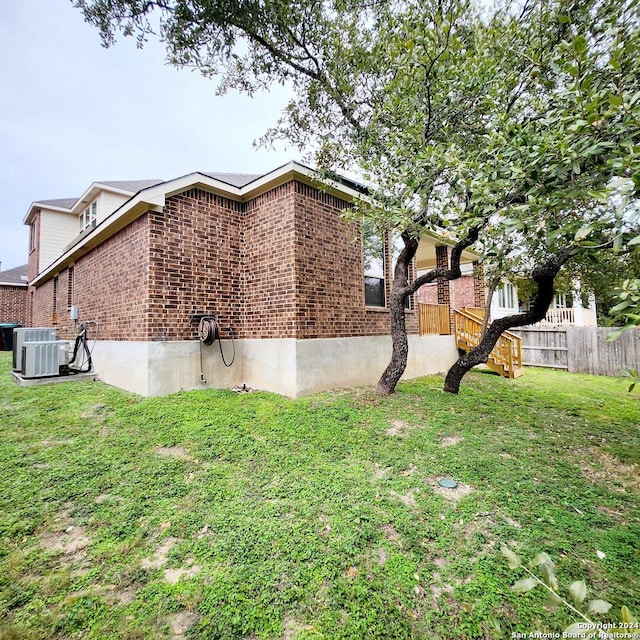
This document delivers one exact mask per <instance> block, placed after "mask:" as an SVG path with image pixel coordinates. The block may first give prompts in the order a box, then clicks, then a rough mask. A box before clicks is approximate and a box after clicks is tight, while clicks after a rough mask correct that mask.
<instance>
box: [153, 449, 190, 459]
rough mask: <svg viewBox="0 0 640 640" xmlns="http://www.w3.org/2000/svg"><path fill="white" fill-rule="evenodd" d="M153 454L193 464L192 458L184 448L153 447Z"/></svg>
mask: <svg viewBox="0 0 640 640" xmlns="http://www.w3.org/2000/svg"><path fill="white" fill-rule="evenodd" d="M153 453H155V454H156V455H157V456H166V457H167V458H176V459H178V460H185V461H186V462H194V458H193V457H192V456H191V455H189V452H188V451H187V450H186V449H185V448H184V447H154V448H153Z"/></svg>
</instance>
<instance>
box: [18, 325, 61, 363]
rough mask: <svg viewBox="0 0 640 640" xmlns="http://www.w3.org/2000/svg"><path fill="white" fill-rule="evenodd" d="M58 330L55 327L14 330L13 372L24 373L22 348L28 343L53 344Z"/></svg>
mask: <svg viewBox="0 0 640 640" xmlns="http://www.w3.org/2000/svg"><path fill="white" fill-rule="evenodd" d="M57 339H58V330H57V329H55V328H53V327H20V328H19V329H14V330H13V370H14V371H22V347H23V346H24V344H25V343H26V342H53V341H54V340H57Z"/></svg>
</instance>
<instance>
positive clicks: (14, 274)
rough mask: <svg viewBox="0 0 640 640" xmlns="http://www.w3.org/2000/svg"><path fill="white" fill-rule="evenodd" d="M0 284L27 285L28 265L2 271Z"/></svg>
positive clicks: (0, 272)
mask: <svg viewBox="0 0 640 640" xmlns="http://www.w3.org/2000/svg"><path fill="white" fill-rule="evenodd" d="M0 282H1V283H2V284H25V285H26V284H27V265H26V264H23V265H22V266H20V267H15V268H13V269H7V270H6V271H0Z"/></svg>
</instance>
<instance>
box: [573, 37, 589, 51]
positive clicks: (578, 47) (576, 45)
mask: <svg viewBox="0 0 640 640" xmlns="http://www.w3.org/2000/svg"><path fill="white" fill-rule="evenodd" d="M573 50H574V51H575V52H576V53H577V54H578V55H580V54H582V53H584V52H585V51H586V50H587V39H586V38H585V37H584V36H576V37H575V38H574V39H573Z"/></svg>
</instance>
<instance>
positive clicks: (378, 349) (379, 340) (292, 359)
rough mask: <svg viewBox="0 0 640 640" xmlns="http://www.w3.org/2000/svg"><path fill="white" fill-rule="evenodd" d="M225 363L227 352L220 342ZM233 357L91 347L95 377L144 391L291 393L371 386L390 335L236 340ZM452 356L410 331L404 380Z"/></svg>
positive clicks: (172, 345) (194, 347)
mask: <svg viewBox="0 0 640 640" xmlns="http://www.w3.org/2000/svg"><path fill="white" fill-rule="evenodd" d="M222 348H223V350H224V354H225V358H226V360H227V362H229V361H230V359H231V356H232V354H233V345H232V344H231V342H230V341H227V340H225V341H223V343H222ZM235 351H236V355H235V362H234V364H233V365H232V366H231V367H225V366H224V364H223V363H222V359H221V357H220V350H219V347H218V343H215V344H214V345H212V346H210V347H206V346H203V347H202V373H203V375H204V381H201V375H200V374H201V369H200V345H199V343H198V342H197V341H195V340H194V341H179V342H119V341H98V342H97V343H96V345H95V348H94V351H93V362H94V368H95V370H96V372H97V373H98V376H99V378H100V380H102V381H104V382H106V383H108V384H112V385H114V386H116V387H120V388H122V389H126V390H128V391H133V392H135V393H138V394H140V395H143V396H160V395H166V394H168V393H174V392H176V391H183V390H192V389H203V388H216V389H220V388H222V389H224V388H230V387H234V386H241V385H242V384H246V385H247V386H249V387H251V388H254V389H261V390H265V391H273V392H275V393H280V394H282V395H286V396H290V397H297V396H300V395H306V394H310V393H316V392H318V391H325V390H328V389H333V388H337V387H352V386H363V385H370V384H375V383H376V382H377V381H378V378H379V377H380V375H381V373H382V372H383V371H384V368H385V367H386V366H387V364H388V362H389V358H390V357H391V337H390V336H370V337H354V338H318V339H311V340H295V339H269V340H267V339H265V340H237V341H236V343H235ZM457 358H458V353H457V351H456V348H455V344H454V339H453V337H452V336H417V335H410V336H409V362H408V364H407V369H406V371H405V375H404V376H403V379H409V378H416V377H419V376H424V375H430V374H434V373H442V372H444V371H446V370H447V369H448V368H449V367H450V366H451V365H452V364H453V363H454V362H455V361H456V359H457Z"/></svg>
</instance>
